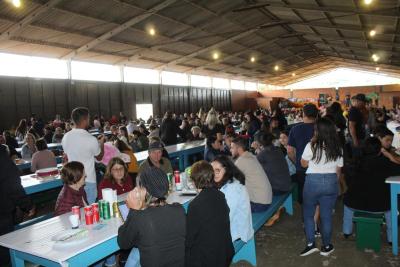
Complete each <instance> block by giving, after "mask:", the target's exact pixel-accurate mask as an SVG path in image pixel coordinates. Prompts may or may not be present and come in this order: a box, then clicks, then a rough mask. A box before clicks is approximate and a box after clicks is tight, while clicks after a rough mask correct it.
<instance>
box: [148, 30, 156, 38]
mask: <svg viewBox="0 0 400 267" xmlns="http://www.w3.org/2000/svg"><path fill="white" fill-rule="evenodd" d="M149 34H150V35H151V36H154V35H156V30H155V29H154V28H150V29H149Z"/></svg>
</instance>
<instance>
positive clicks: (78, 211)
mask: <svg viewBox="0 0 400 267" xmlns="http://www.w3.org/2000/svg"><path fill="white" fill-rule="evenodd" d="M71 212H72V214H77V215H78V216H79V221H80V220H81V208H80V207H79V206H73V207H72V209H71Z"/></svg>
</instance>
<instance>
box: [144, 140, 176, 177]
mask: <svg viewBox="0 0 400 267" xmlns="http://www.w3.org/2000/svg"><path fill="white" fill-rule="evenodd" d="M163 148H164V146H163V144H162V143H161V142H152V143H151V144H150V145H149V156H148V157H147V159H146V160H145V161H143V162H142V163H141V164H140V167H139V173H141V172H143V171H144V170H145V169H147V168H149V167H153V166H154V167H157V168H159V169H161V170H163V171H164V172H165V173H173V169H172V165H171V162H170V161H169V159H167V158H164V157H163V156H162V153H163Z"/></svg>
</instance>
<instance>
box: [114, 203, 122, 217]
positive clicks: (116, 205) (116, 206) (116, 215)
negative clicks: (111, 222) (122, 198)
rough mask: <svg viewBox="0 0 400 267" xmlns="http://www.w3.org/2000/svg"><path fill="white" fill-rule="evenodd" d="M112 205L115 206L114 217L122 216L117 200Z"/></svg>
mask: <svg viewBox="0 0 400 267" xmlns="http://www.w3.org/2000/svg"><path fill="white" fill-rule="evenodd" d="M112 206H113V214H114V217H115V218H119V217H121V214H119V209H118V203H117V202H114V203H113V205H112Z"/></svg>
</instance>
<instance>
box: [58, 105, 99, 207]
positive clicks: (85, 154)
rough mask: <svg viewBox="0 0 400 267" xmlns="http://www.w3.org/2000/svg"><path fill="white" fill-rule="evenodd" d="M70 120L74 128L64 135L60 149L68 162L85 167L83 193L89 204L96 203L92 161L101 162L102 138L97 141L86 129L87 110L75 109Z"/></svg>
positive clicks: (88, 120)
mask: <svg viewBox="0 0 400 267" xmlns="http://www.w3.org/2000/svg"><path fill="white" fill-rule="evenodd" d="M71 119H72V121H73V122H74V125H75V128H73V129H72V130H71V131H69V132H68V133H66V134H65V135H64V138H63V139H62V142H61V144H62V147H63V150H64V152H65V154H66V155H67V157H68V161H79V162H81V163H82V164H83V165H84V166H85V171H86V185H85V191H86V194H87V200H88V201H89V204H91V203H93V202H95V201H96V197H97V184H96V171H95V168H94V160H95V158H96V159H97V160H99V161H100V160H102V158H103V154H104V136H100V137H99V139H98V140H97V139H96V138H95V137H94V136H93V135H91V134H90V133H89V132H88V131H87V130H86V129H87V128H88V127H89V125H90V116H89V110H88V109H87V108H84V107H79V108H75V109H74V110H73V111H72V114H71Z"/></svg>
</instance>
